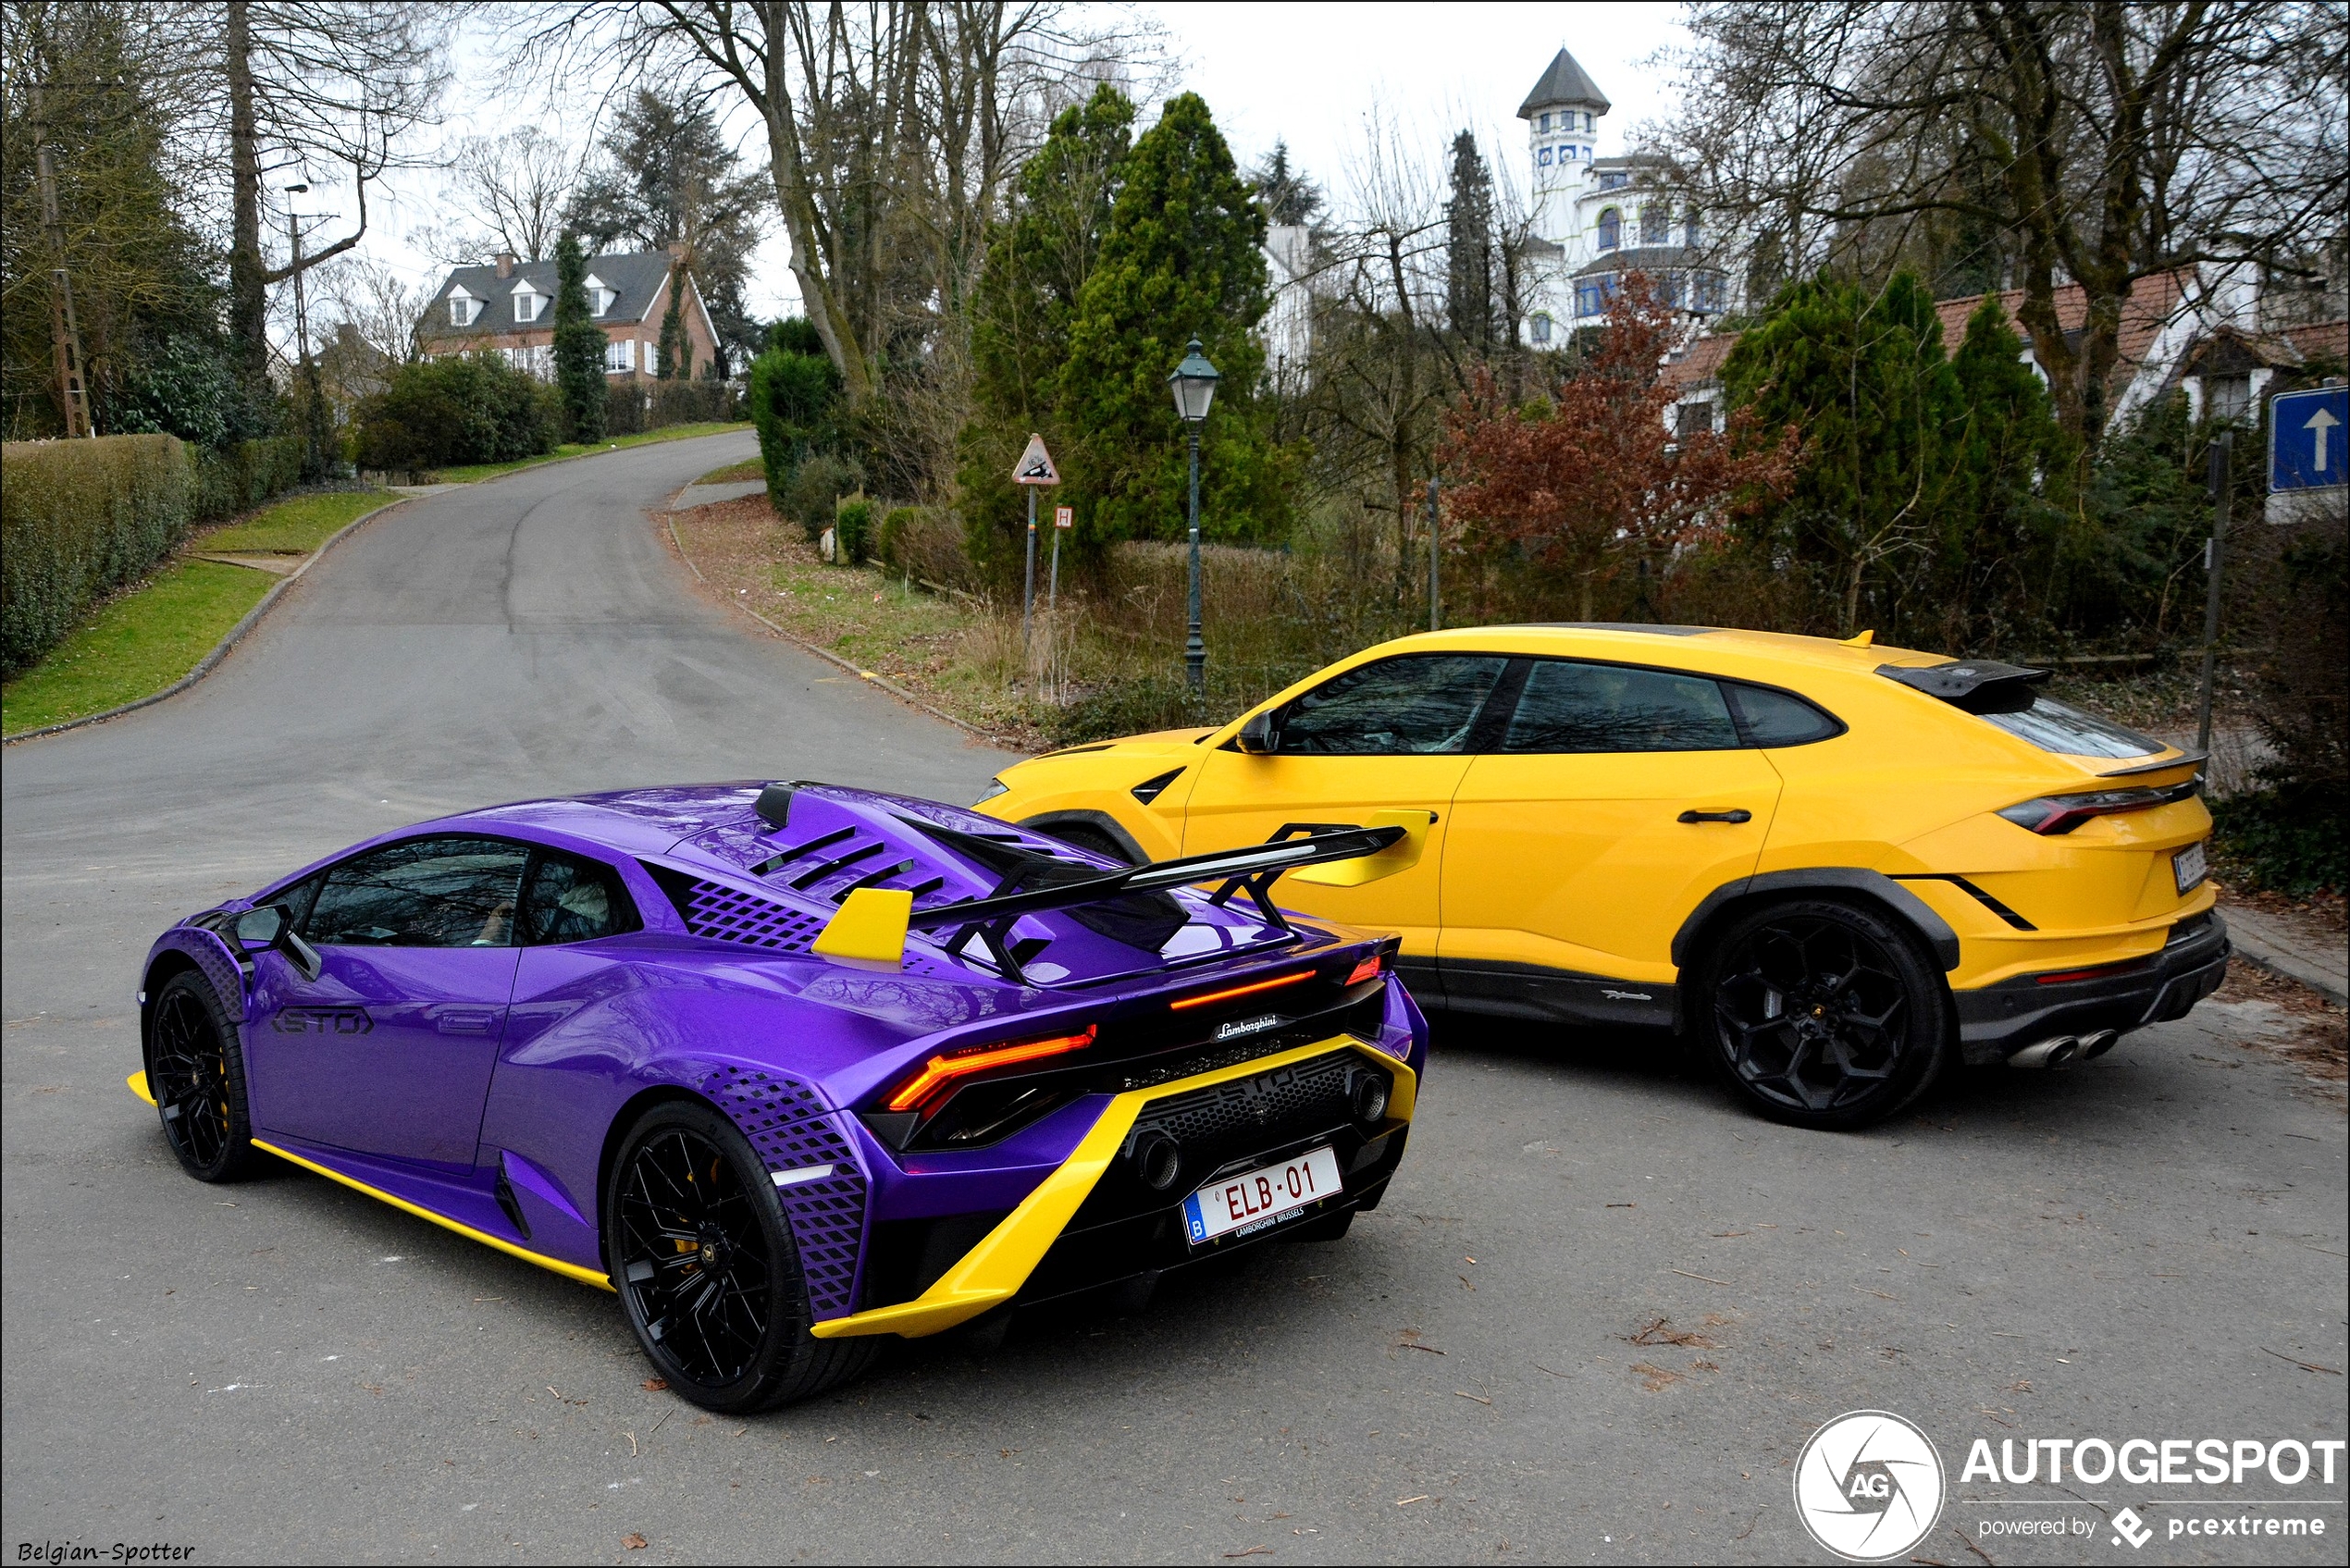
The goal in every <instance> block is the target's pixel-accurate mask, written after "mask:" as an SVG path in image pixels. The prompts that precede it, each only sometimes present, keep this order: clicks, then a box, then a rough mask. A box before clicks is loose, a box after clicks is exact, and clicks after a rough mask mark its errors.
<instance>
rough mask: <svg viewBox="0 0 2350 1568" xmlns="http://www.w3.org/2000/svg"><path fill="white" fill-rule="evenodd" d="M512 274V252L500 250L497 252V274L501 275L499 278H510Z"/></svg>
mask: <svg viewBox="0 0 2350 1568" xmlns="http://www.w3.org/2000/svg"><path fill="white" fill-rule="evenodd" d="M513 275H514V258H513V253H512V252H511V251H501V252H499V253H498V276H499V277H501V278H512V277H513Z"/></svg>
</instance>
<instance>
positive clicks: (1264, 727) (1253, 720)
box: [1232, 712, 1273, 757]
mask: <svg viewBox="0 0 2350 1568" xmlns="http://www.w3.org/2000/svg"><path fill="white" fill-rule="evenodd" d="M1232 744H1233V745H1234V746H1235V747H1239V748H1240V749H1241V750H1243V751H1245V752H1247V753H1248V754H1249V755H1250V756H1252V757H1264V756H1268V755H1270V754H1271V752H1272V750H1273V715H1272V714H1271V713H1269V712H1265V713H1252V714H1250V715H1249V717H1248V722H1247V723H1245V724H1243V725H1242V726H1241V733H1240V734H1238V735H1234V736H1233V737H1232Z"/></svg>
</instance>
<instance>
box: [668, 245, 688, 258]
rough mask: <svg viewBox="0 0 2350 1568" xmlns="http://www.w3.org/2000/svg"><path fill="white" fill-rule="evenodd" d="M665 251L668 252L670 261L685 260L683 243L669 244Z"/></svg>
mask: <svg viewBox="0 0 2350 1568" xmlns="http://www.w3.org/2000/svg"><path fill="white" fill-rule="evenodd" d="M666 249H667V250H668V252H669V259H670V260H671V261H673V262H681V261H684V260H685V259H686V247H685V244H684V242H683V241H679V242H677V243H674V244H671V245H669V246H667V247H666Z"/></svg>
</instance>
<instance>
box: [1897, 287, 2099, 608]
mask: <svg viewBox="0 0 2350 1568" xmlns="http://www.w3.org/2000/svg"><path fill="white" fill-rule="evenodd" d="M2022 356H2023V341H2022V339H2021V338H2019V337H2017V336H2016V333H2015V329H2014V328H2013V327H2010V326H2009V325H2008V318H2007V315H2006V313H2005V312H2003V311H2002V310H2001V309H2000V308H1999V297H1998V296H1997V294H1989V295H1985V298H1984V301H1983V303H1982V304H1981V305H1979V306H1978V307H1976V309H1975V311H1974V314H1973V315H1971V316H1969V317H1968V318H1967V324H1966V336H1965V337H1964V338H1963V339H1961V340H1960V343H1959V352H1957V353H1955V354H1953V355H1951V356H1950V373H1951V377H1952V382H1953V388H1954V390H1955V393H1956V418H1955V420H1954V421H1953V423H1952V425H1951V426H1950V428H1949V430H1948V432H1947V446H1948V456H1947V458H1946V459H1945V465H1946V466H1947V467H1948V470H1949V472H1950V475H1951V484H1950V488H1949V493H1948V502H1947V504H1946V505H1945V507H1944V508H1943V514H1942V517H1941V519H1940V520H1939V521H1940V526H1939V527H1938V528H1937V529H1936V538H1935V560H1934V578H1935V581H1934V591H1933V593H1932V595H1931V596H1930V602H1931V603H1932V604H1933V605H1935V606H1936V608H1937V611H1938V614H1939V618H1940V621H1941V626H1940V628H1939V629H1940V631H1941V633H1942V636H1941V646H1943V647H1945V648H1960V649H1964V650H1966V651H1968V652H1972V653H1981V654H1986V655H1987V654H1993V653H1997V652H1998V651H2000V650H2001V648H2004V647H2006V646H2008V644H2009V642H2010V637H2011V636H2012V635H2013V634H2014V633H2015V632H2017V631H2019V630H2022V629H2023V628H2024V627H2026V626H2029V627H2031V628H2032V629H2034V630H2036V629H2037V628H2038V626H2039V625H2041V624H2044V623H2045V622H2046V619H2047V614H2048V611H2050V610H2051V609H2052V608H2053V606H2052V604H2051V602H2050V598H2049V596H2050V595H2051V593H2052V592H2053V591H2054V590H2055V589H2056V588H2057V586H2058V580H2059V555H2060V554H2061V552H2062V549H2063V543H2064V539H2065V536H2066V532H2067V527H2066V517H2065V512H2064V511H2063V510H2062V509H2061V508H2059V507H2058V506H2057V505H2055V504H2053V502H2052V500H2051V499H2050V498H2049V497H2048V496H2047V495H2046V494H2045V493H2044V488H2045V487H2047V486H2049V485H2053V484H2061V483H2062V481H2063V479H2064V477H2065V475H2067V474H2068V473H2069V471H2070V465H2069V464H2068V463H2065V462H2064V461H2063V458H2064V453H2065V451H2066V447H2065V444H2064V442H2063V441H2062V439H2061V438H2060V436H2059V431H2058V428H2057V423H2056V411H2055V409H2054V407H2053V406H2052V405H2051V404H2050V403H2049V401H2048V393H2047V388H2045V387H2043V386H2042V385H2041V384H2040V378H2039V377H2037V376H2035V375H2034V374H2033V373H2032V367H2031V366H2029V365H2027V364H2024V363H2023V357H2022Z"/></svg>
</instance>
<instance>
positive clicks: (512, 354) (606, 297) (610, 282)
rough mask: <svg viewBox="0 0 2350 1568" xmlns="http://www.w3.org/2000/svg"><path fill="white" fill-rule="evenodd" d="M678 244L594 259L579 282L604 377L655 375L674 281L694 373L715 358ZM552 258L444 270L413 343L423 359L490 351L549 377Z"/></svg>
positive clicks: (713, 336)
mask: <svg viewBox="0 0 2350 1568" xmlns="http://www.w3.org/2000/svg"><path fill="white" fill-rule="evenodd" d="M679 259H680V258H679V254H678V253H676V252H674V251H639V252H634V253H625V254H621V253H615V254H610V255H600V256H590V257H589V258H588V260H587V278H586V279H585V284H586V288H587V309H588V312H589V315H591V316H592V318H593V319H594V321H595V323H596V325H597V326H598V327H602V328H603V331H604V374H605V375H606V376H607V377H619V378H629V379H634V378H638V377H654V376H658V375H660V374H661V324H662V321H663V320H664V319H665V318H666V317H667V316H668V315H669V290H670V287H671V281H672V279H673V278H674V279H675V280H676V282H677V284H678V285H679V286H680V287H682V288H683V290H685V299H684V315H683V320H684V323H685V328H686V342H687V343H688V344H690V345H691V347H692V350H693V366H692V372H691V373H692V374H693V375H696V376H699V375H702V374H704V372H705V371H706V370H707V369H708V367H709V366H710V365H711V364H714V363H716V358H717V350H718V335H717V333H716V331H715V330H714V329H713V328H712V327H711V322H710V313H709V312H708V311H707V310H706V309H705V308H704V307H703V305H702V301H701V290H699V289H698V288H696V287H695V285H694V279H693V274H692V272H691V270H690V269H688V268H686V267H684V266H681V265H678V263H679ZM555 286H556V285H555V264H554V263H553V262H552V261H539V262H525V261H517V260H515V259H514V258H513V256H510V255H501V256H499V257H498V258H497V259H496V260H494V261H492V262H489V263H487V264H485V265H480V266H461V267H458V268H456V269H455V270H453V271H452V272H451V273H450V274H449V277H448V279H447V281H445V282H443V283H442V284H441V286H440V291H439V293H438V294H436V295H435V296H434V297H433V302H432V303H431V304H430V305H428V306H427V307H426V309H425V314H424V317H423V319H422V320H420V321H418V322H417V323H416V341H417V343H418V345H419V346H420V347H421V349H422V351H423V352H424V354H425V356H426V357H427V359H438V358H439V357H440V356H442V355H444V354H463V353H473V352H476V351H478V350H482V349H489V350H491V351H493V352H497V353H501V354H503V355H504V356H505V357H506V361H507V363H508V364H513V366H515V367H516V368H517V369H521V370H527V371H529V372H530V373H531V374H532V375H534V376H537V377H539V378H540V379H541V380H552V379H553V378H554V374H555V351H554V341H555Z"/></svg>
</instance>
